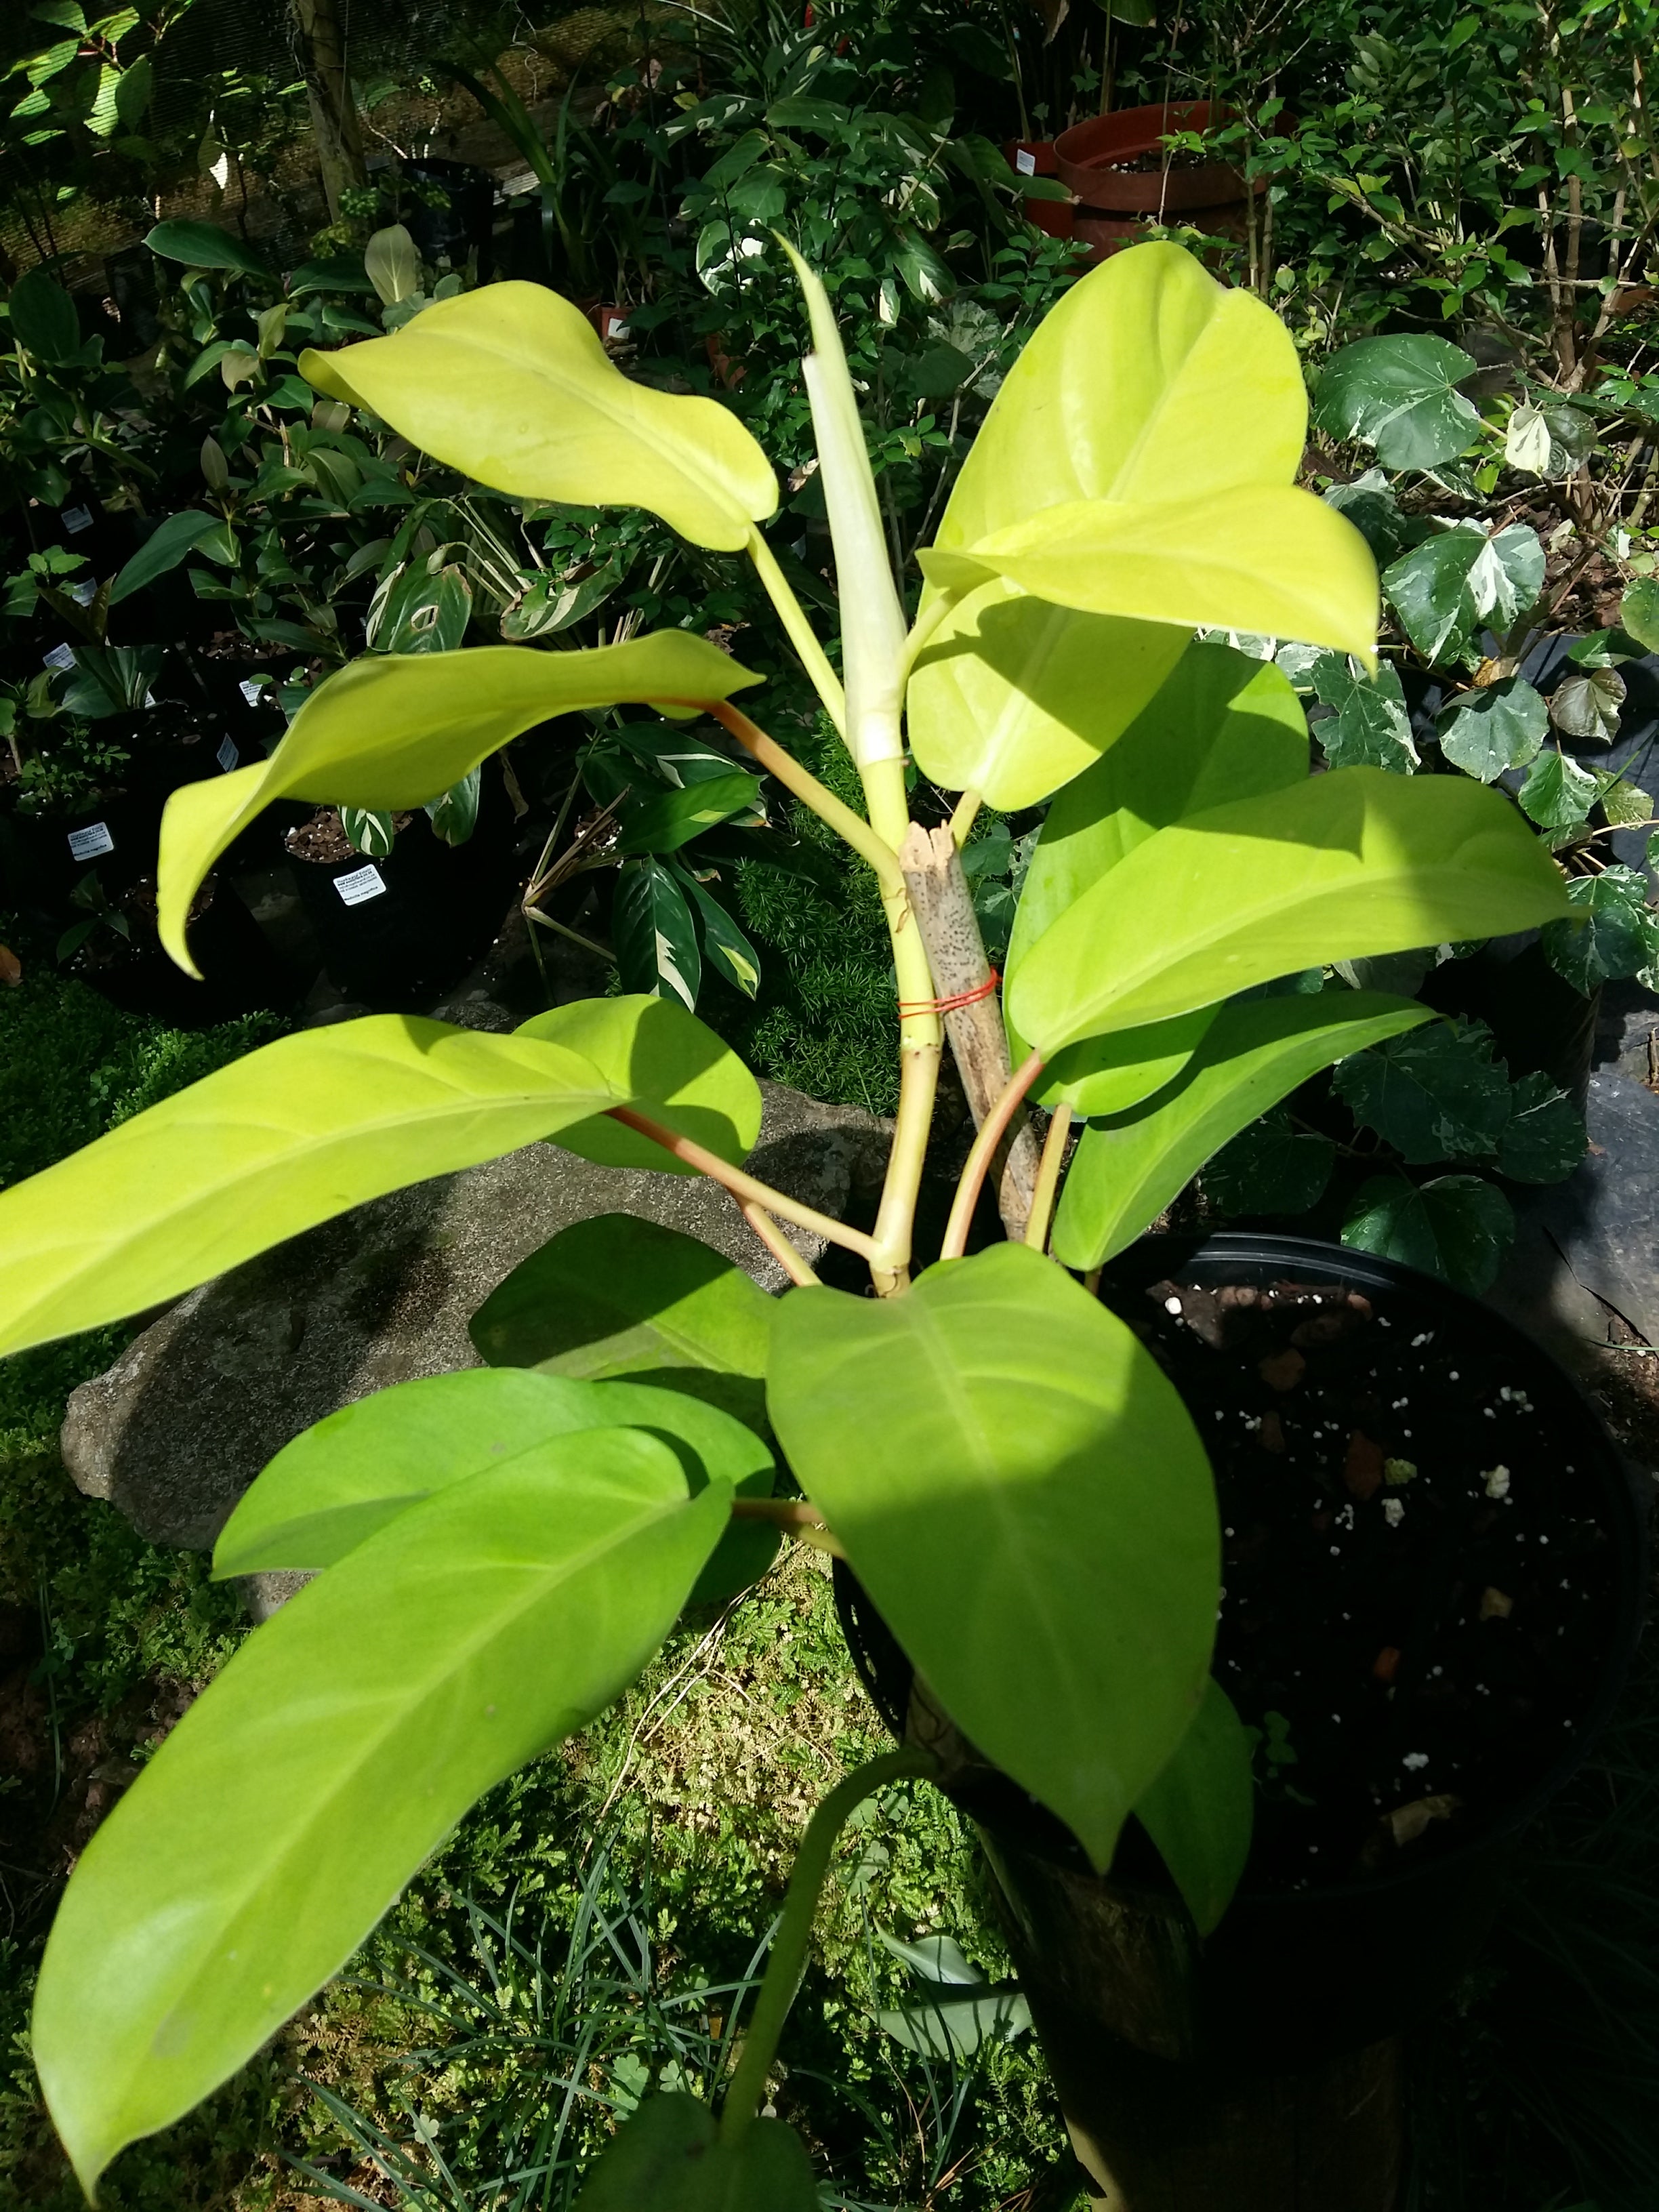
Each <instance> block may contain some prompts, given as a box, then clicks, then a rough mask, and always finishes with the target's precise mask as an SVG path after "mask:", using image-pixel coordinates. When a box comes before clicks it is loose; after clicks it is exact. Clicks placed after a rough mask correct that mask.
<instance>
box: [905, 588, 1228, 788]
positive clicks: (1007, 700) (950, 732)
mask: <svg viewBox="0 0 1659 2212" xmlns="http://www.w3.org/2000/svg"><path fill="white" fill-rule="evenodd" d="M1187 649H1188V638H1187V635H1186V634H1185V633H1184V632H1183V631H1182V630H1179V629H1175V628H1173V627H1172V626H1170V625H1169V624H1166V623H1146V622H1129V621H1124V620H1121V619H1120V618H1119V617H1116V616H1113V615H1091V614H1079V612H1078V611H1077V610H1076V609H1075V608H1073V607H1062V606H1056V605H1054V604H1053V602H1052V601H1050V600H1048V599H1034V598H1033V597H1032V596H1031V594H1030V592H1023V591H1021V590H1020V588H1019V587H1018V585H1016V584H1013V583H1011V582H1009V581H1008V580H1007V579H1006V578H1005V577H1000V576H997V577H993V578H991V579H990V580H988V581H987V582H985V583H983V584H981V585H980V586H978V588H977V589H975V590H974V591H970V592H968V593H967V594H966V596H965V597H963V599H961V600H960V601H959V602H958V603H957V605H956V606H954V607H953V608H952V609H951V612H950V613H949V614H948V615H947V616H946V617H945V620H944V622H943V623H942V624H941V625H940V627H939V629H936V630H935V631H933V634H932V636H931V637H930V639H929V641H928V643H927V645H926V646H925V647H923V649H922V651H921V653H920V654H918V656H917V659H916V665H915V673H914V674H913V675H912V677H911V678H910V689H909V693H908V707H907V714H908V729H909V734H910V750H911V751H912V752H913V753H914V754H915V759H916V765H917V766H918V767H919V768H920V769H921V772H922V774H923V775H926V776H929V777H931V778H932V780H933V781H934V782H935V783H937V784H939V785H940V786H942V787H943V788H944V789H945V790H946V791H967V790H969V789H971V790H974V791H977V792H978V793H980V794H981V797H982V798H983V799H985V801H986V803H987V805H992V806H996V807H1000V808H1003V809H1005V810H1006V811H1009V812H1013V811H1016V810H1018V808H1021V807H1024V806H1034V805H1036V803H1037V801H1038V800H1039V799H1046V798H1047V797H1048V793H1050V792H1051V791H1058V790H1060V789H1061V788H1062V787H1064V786H1065V785H1066V784H1068V783H1069V782H1070V781H1071V780H1072V778H1073V776H1075V775H1080V774H1082V773H1083V772H1084V771H1085V770H1086V769H1088V768H1089V767H1090V765H1091V763H1093V762H1094V761H1096V760H1097V759H1098V758H1099V757H1100V756H1101V754H1102V753H1103V751H1104V750H1105V749H1106V748H1107V746H1109V745H1110V744H1112V742H1113V740H1114V739H1115V738H1120V733H1121V732H1122V731H1124V730H1126V729H1127V727H1128V726H1129V725H1130V723H1132V722H1133V720H1134V718H1135V716H1136V714H1138V713H1139V711H1140V710H1141V708H1144V707H1145V706H1146V702H1147V701H1148V700H1149V699H1151V698H1152V696H1153V695H1154V694H1155V693H1156V692H1157V691H1158V687H1159V685H1160V684H1162V683H1163V682H1164V678H1166V677H1167V676H1168V674H1169V672H1170V669H1171V668H1173V667H1174V666H1175V665H1176V662H1177V661H1178V660H1179V659H1180V658H1181V656H1182V653H1184V652H1186V651H1187ZM1103 669H1109V670H1110V671H1111V681H1110V682H1109V683H1103V682H1102V680H1101V673H1102V671H1103Z"/></svg>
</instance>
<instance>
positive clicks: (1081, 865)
mask: <svg viewBox="0 0 1659 2212" xmlns="http://www.w3.org/2000/svg"><path fill="white" fill-rule="evenodd" d="M1081 619H1085V617H1079V620H1081ZM1151 634H1152V635H1158V633H1156V632H1153V633H1151ZM1307 773H1308V723H1307V717H1306V716H1305V715H1304V713H1303V711H1302V707H1301V704H1300V702H1299V701H1298V700H1297V696H1296V693H1295V692H1294V691H1293V690H1291V685H1290V684H1289V682H1288V681H1287V679H1286V678H1285V675H1284V674H1283V672H1282V671H1280V670H1279V669H1277V668H1275V667H1274V666H1273V665H1272V663H1271V662H1265V661H1260V660H1252V659H1250V657H1249V654H1248V653H1237V652H1235V651H1234V650H1233V648H1232V647H1231V646H1225V645H1209V644H1206V645H1195V646H1193V647H1189V648H1188V650H1187V652H1186V655H1185V658H1184V659H1182V661H1181V663H1180V665H1179V666H1178V667H1177V668H1176V671H1175V673H1174V674H1173V675H1172V676H1171V677H1170V678H1169V680H1168V682H1167V683H1165V684H1164V686H1163V688H1162V690H1160V691H1159V692H1158V696H1157V697H1156V698H1155V699H1153V700H1152V703H1151V704H1150V705H1149V706H1147V707H1146V708H1145V709H1144V710H1143V711H1142V712H1141V713H1140V714H1139V715H1138V716H1137V717H1136V719H1135V721H1134V724H1133V727H1132V728H1130V729H1128V730H1126V731H1125V732H1124V734H1123V736H1122V737H1121V738H1119V740H1118V742H1117V743H1116V744H1115V745H1114V746H1112V748H1111V749H1110V750H1109V751H1108V752H1106V753H1104V754H1103V756H1102V757H1101V758H1100V759H1099V760H1098V761H1097V762H1096V763H1095V764H1094V766H1093V767H1092V768H1091V769H1087V770H1085V773H1084V774H1083V775H1080V776H1079V777H1078V778H1077V780H1076V781H1075V782H1073V783H1071V784H1068V785H1067V786H1066V789H1065V790H1064V791H1062V792H1061V793H1060V794H1059V795H1058V796H1057V798H1056V799H1055V800H1054V805H1052V806H1051V807H1050V808H1049V810H1048V818H1047V820H1046V821H1045V822H1044V823H1043V825H1042V836H1041V838H1040V839H1039V840H1038V842H1037V848H1036V853H1035V854H1033V855H1032V859H1031V864H1030V867H1029V868H1028V869H1027V870H1026V872H1025V881H1024V886H1023V887H1022V889H1021V891H1020V895H1019V908H1018V912H1017V914H1016V915H1015V917H1014V929H1013V936H1012V940H1011V942H1010V944H1009V947H1008V957H1007V960H1006V963H1005V967H1006V973H1007V975H1008V977H1009V979H1010V981H1011V983H1012V979H1013V978H1014V977H1015V976H1016V975H1018V973H1019V970H1020V968H1021V965H1022V963H1023V962H1024V957H1025V954H1026V953H1027V952H1028V951H1030V947H1031V946H1032V945H1035V944H1036V941H1037V939H1039V938H1040V937H1041V936H1042V933H1043V932H1044V931H1045V930H1046V929H1047V928H1048V926H1049V924H1050V923H1051V922H1053V921H1055V920H1056V919H1057V918H1058V917H1059V916H1060V915H1061V914H1063V913H1064V912H1065V910H1066V908H1067V907H1068V906H1070V905H1071V904H1072V902H1073V900H1074V899H1076V898H1079V897H1080V896H1081V895H1082V894H1083V892H1085V890H1088V888H1089V886H1090V885H1091V884H1095V883H1097V882H1099V880H1100V879H1101V878H1102V877H1103V876H1104V875H1105V874H1106V873H1107V872H1108V871H1109V870H1110V869H1112V868H1114V867H1115V866H1116V865H1117V863H1118V862H1119V861H1120V860H1121V859H1122V858H1123V856H1124V854H1126V853H1128V852H1132V851H1133V849H1134V848H1135V847H1136V846H1137V845H1139V844H1140V843H1142V842H1144V841H1145V840H1146V838H1148V837H1150V836H1152V833H1153V831H1154V830H1155V829H1160V828H1162V827H1163V825H1164V823H1169V822H1175V821H1178V820H1179V819H1180V817H1182V815H1183V814H1199V813H1202V812H1203V811H1205V810H1206V808H1208V807H1211V806H1218V805H1223V804H1224V803H1225V801H1227V800H1229V799H1246V798H1249V797H1250V796H1251V795H1252V794H1253V793H1258V792H1268V791H1278V790H1280V789H1282V788H1283V787H1285V785H1287V784H1292V783H1299V782H1301V781H1303V780H1304V778H1305V777H1306V775H1307ZM1214 1012H1215V1008H1214V1007H1213V1006H1210V1007H1201V1008H1200V1009H1199V1010H1197V1011H1196V1012H1194V1013H1190V1014H1182V1015H1180V1016H1178V1017H1177V1018H1176V1019H1175V1020H1174V1021H1172V1022H1160V1023H1156V1024H1152V1025H1151V1026H1150V1027H1143V1028H1137V1029H1132V1030H1121V1031H1118V1032H1115V1033H1114V1034H1112V1035H1110V1036H1098V1037H1085V1039H1083V1040H1082V1041H1081V1042H1079V1043H1077V1044H1073V1045H1067V1046H1066V1048H1064V1050H1062V1051H1060V1052H1059V1053H1056V1054H1054V1058H1053V1059H1052V1060H1051V1061H1050V1062H1049V1064H1048V1066H1047V1067H1046V1068H1045V1069H1044V1070H1043V1073H1042V1081H1041V1083H1040V1085H1038V1087H1037V1088H1036V1091H1034V1093H1033V1096H1034V1097H1035V1098H1036V1100H1037V1102H1038V1103H1039V1104H1042V1105H1044V1106H1057V1105H1059V1104H1060V1102H1061V1101H1062V1100H1065V1101H1066V1103H1069V1104H1070V1105H1071V1106H1072V1107H1073V1108H1074V1109H1075V1110H1076V1111H1077V1112H1078V1113H1079V1114H1116V1113H1121V1111H1122V1110H1123V1109H1125V1108H1126V1107H1128V1106H1133V1105H1134V1104H1135V1103H1137V1101H1138V1100H1139V1099H1142V1098H1146V1097H1150V1096H1151V1095H1152V1092H1153V1091H1161V1090H1162V1089H1163V1087H1164V1085H1165V1084H1166V1083H1168V1082H1169V1081H1170V1079H1171V1078H1172V1077H1174V1076H1176V1075H1177V1074H1178V1073H1180V1071H1181V1069H1182V1066H1184V1065H1185V1062H1186V1060H1187V1059H1188V1055H1189V1054H1191V1052H1192V1050H1193V1048H1194V1046H1195V1045H1196V1044H1197V1043H1198V1042H1199V1040H1200V1037H1201V1036H1203V1035H1204V1032H1205V1030H1206V1029H1207V1028H1208V1026H1209V1024H1210V1021H1211V1019H1212V1018H1213V1015H1214ZM1009 1041H1010V1048H1011V1049H1012V1054H1013V1061H1012V1064H1013V1065H1014V1066H1018V1065H1019V1063H1020V1061H1021V1060H1024V1057H1025V1055H1026V1054H1027V1053H1028V1052H1029V1051H1030V1045H1029V1044H1028V1043H1027V1042H1026V1041H1025V1039H1024V1038H1023V1037H1022V1036H1020V1035H1019V1034H1018V1030H1015V1029H1014V1027H1013V1025H1012V1023H1011V1024H1009Z"/></svg>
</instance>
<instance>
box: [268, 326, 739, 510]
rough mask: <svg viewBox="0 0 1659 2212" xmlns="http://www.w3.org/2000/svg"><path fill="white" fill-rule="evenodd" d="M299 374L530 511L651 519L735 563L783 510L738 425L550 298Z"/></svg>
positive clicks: (316, 357)
mask: <svg viewBox="0 0 1659 2212" xmlns="http://www.w3.org/2000/svg"><path fill="white" fill-rule="evenodd" d="M300 372H301V375H303V376H306V377H308V378H309V379H310V380H311V382H312V383H313V385H315V386H316V387H317V389H318V390H319V392H327V393H328V394H329V396H330V397H331V398H335V399H345V400H349V401H351V402H352V403H354V404H356V405H358V406H362V407H368V408H369V409H371V410H373V412H374V413H375V414H376V415H379V416H382V417H383V418H384V420H385V421H386V422H390V423H391V424H392V428H394V429H396V430H399V431H401V432H402V433H403V435H404V437H406V438H410V439H412V440H413V441H414V442H415V443H416V445H417V446H420V447H423V448H424V449H425V451H426V452H428V453H432V454H434V455H435V456H436V458H437V459H439V460H441V461H447V463H448V464H449V465H450V466H451V467H452V468H457V469H463V470H465V472H466V474H467V475H468V476H470V477H476V478H477V481H478V482H479V483H486V484H491V485H493V486H494V487H495V489H496V490H497V491H506V492H513V493H516V494H517V495H519V496H520V498H524V499H558V500H570V501H574V502H575V503H576V504H577V505H578V506H582V507H648V508H649V509H650V511H651V512H652V513H653V514H659V515H661V517H662V519H663V520H664V521H665V522H666V523H668V524H669V525H670V526H671V527H672V528H673V529H675V530H678V532H679V533H680V535H681V537H682V538H690V539H691V540H692V542H693V543H694V544H698V545H709V546H714V547H715V548H717V549H718V550H720V551H722V552H728V553H731V552H736V551H738V550H739V549H740V548H741V547H742V546H744V544H747V542H748V538H749V528H750V523H751V522H760V521H763V520H764V519H765V518H766V516H768V515H769V514H770V513H772V511H773V509H774V508H775V507H776V505H777V503H778V486H777V478H776V476H775V473H774V471H773V468H772V464H771V463H770V462H769V460H768V459H767V458H766V456H765V454H764V453H763V452H762V451H761V449H760V447H758V446H757V444H756V443H755V441H754V440H753V439H752V438H751V437H750V435H749V433H748V431H747V430H745V429H744V427H743V425H742V423H741V422H738V419H737V417H736V416H735V415H733V414H732V413H731V412H730V411H729V410H727V409H726V408H724V407H722V406H720V404H718V403H717V402H716V401H714V400H713V399H698V398H691V397H689V396H686V395H683V394H680V393H677V392H659V391H657V390H656V389H655V388H654V386H651V385H648V384H635V383H634V382H632V381H631V380H629V378H628V377H625V376H624V375H623V374H622V371H621V370H620V369H619V368H617V366H616V364H615V362H612V361H611V359H610V358H609V357H608V356H607V355H606V353H605V348H604V346H603V345H601V343H599V337H598V336H597V335H596V333H595V331H594V330H593V326H592V324H591V323H590V322H589V321H588V319H587V318H586V315H585V314H583V313H582V311H581V309H580V307H576V306H574V304H573V303H572V302H571V301H568V300H565V299H562V298H561V297H560V295H558V294H557V293H556V292H550V291H549V290H548V289H546V288H545V286H544V285H540V284H520V283H504V284H487V285H485V286H483V289H481V290H479V291H476V292H462V293H458V294H457V295H456V296H455V298H453V300H440V301H438V302H437V303H436V305H435V306H433V307H428V308H427V309H426V311H425V312H424V313H422V314H419V315H416V318H415V319H414V320H413V321H412V322H410V323H406V324H405V325H404V327H403V329H402V330H400V331H396V332H394V333H393V335H392V337H384V338H368V339H366V340H364V342H363V343H362V344H360V345H353V346H346V347H343V349H341V350H340V351H339V352H338V353H329V354H323V353H316V352H312V351H307V352H305V353H302V354H301V356H300Z"/></svg>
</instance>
